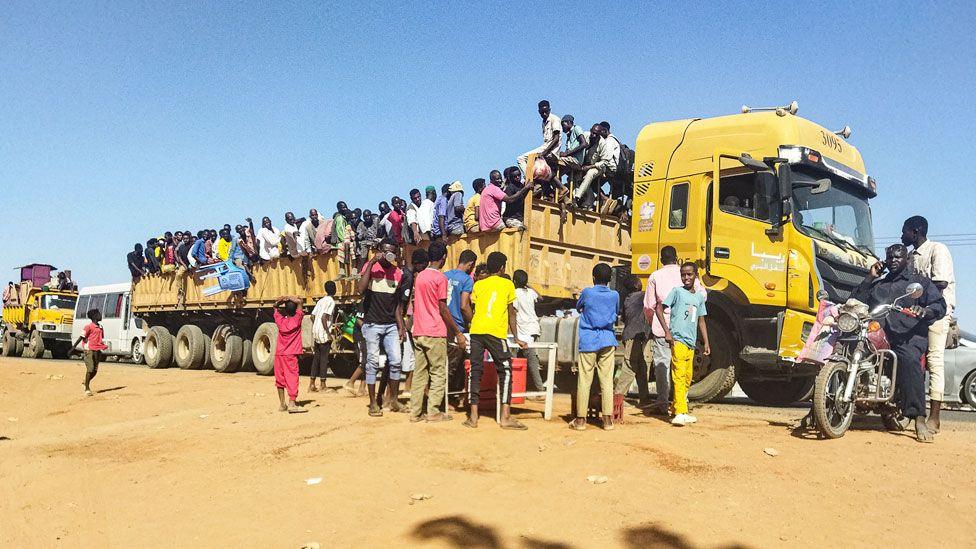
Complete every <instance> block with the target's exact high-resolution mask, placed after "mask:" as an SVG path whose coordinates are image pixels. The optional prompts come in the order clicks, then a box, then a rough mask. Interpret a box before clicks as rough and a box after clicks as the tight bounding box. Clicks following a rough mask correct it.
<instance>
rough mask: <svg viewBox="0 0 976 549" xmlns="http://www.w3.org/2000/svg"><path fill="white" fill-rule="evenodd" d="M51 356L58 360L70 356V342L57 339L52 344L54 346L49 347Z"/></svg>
mask: <svg viewBox="0 0 976 549" xmlns="http://www.w3.org/2000/svg"><path fill="white" fill-rule="evenodd" d="M51 356H52V357H53V358H56V359H58V360H64V359H66V358H69V357H70V356H71V344H70V343H65V342H63V341H59V342H57V343H55V344H54V348H53V349H51Z"/></svg>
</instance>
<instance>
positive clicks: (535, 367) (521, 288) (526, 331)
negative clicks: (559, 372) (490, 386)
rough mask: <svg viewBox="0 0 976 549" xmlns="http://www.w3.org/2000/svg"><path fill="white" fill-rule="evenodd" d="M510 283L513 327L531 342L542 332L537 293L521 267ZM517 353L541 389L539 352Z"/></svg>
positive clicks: (521, 338) (533, 381)
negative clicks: (513, 307)
mask: <svg viewBox="0 0 976 549" xmlns="http://www.w3.org/2000/svg"><path fill="white" fill-rule="evenodd" d="M516 173H517V172H516ZM512 283H514V284H515V303H514V304H513V305H514V306H515V329H516V331H517V332H518V333H517V334H516V335H517V336H518V338H519V340H521V341H525V342H526V343H533V342H535V341H536V340H538V339H539V335H540V334H541V333H542V326H541V325H540V324H539V316H538V315H537V314H536V312H535V303H536V301H538V300H539V294H538V293H536V291H535V290H533V289H532V288H530V287H529V274H528V273H526V272H525V271H523V270H521V269H519V270H517V271H515V272H514V273H513V274H512ZM519 354H520V355H522V356H523V357H525V362H526V367H527V368H528V370H529V376H530V377H531V378H532V384H533V385H535V389H536V390H537V391H541V390H542V389H543V383H542V373H541V372H540V371H539V354H538V353H537V352H536V350H535V349H522V350H520V351H519Z"/></svg>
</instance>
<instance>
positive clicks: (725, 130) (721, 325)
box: [631, 103, 877, 404]
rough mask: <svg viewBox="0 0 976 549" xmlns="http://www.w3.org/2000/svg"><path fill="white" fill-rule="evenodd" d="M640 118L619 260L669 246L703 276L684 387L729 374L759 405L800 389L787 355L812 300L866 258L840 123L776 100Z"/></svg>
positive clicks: (647, 263) (721, 384)
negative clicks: (627, 240)
mask: <svg viewBox="0 0 976 549" xmlns="http://www.w3.org/2000/svg"><path fill="white" fill-rule="evenodd" d="M743 111H744V112H743V113H742V114H736V115H731V116H721V117H715V118H704V119H702V118H695V119H686V120H675V121H671V122H660V123H654V124H649V125H647V126H645V127H644V128H643V129H642V130H641V132H640V134H639V135H638V138H637V144H636V149H635V170H634V171H635V174H634V202H633V219H632V231H631V236H632V253H633V263H632V269H633V272H634V273H635V274H637V275H639V276H641V277H643V278H646V277H647V276H649V275H650V273H651V272H653V271H654V270H655V269H657V268H659V267H660V266H661V264H660V250H661V248H662V247H663V246H667V245H671V246H674V248H675V249H676V250H677V252H678V257H679V259H680V260H681V261H693V262H695V263H697V264H698V265H699V273H700V275H701V277H702V281H703V283H704V284H705V286H706V287H707V288H708V313H709V314H708V316H707V317H706V322H707V326H708V332H709V336H710V339H711V341H710V343H711V348H712V355H711V356H710V357H700V358H699V360H698V361H696V365H695V376H694V380H695V384H694V385H693V386H692V389H691V391H690V398H693V399H696V400H711V399H714V398H718V397H721V396H723V395H725V394H726V393H728V391H729V390H731V388H732V386H733V385H734V384H735V383H736V382H737V381H738V383H739V385H740V387H741V388H742V389H743V391H745V393H746V394H747V395H748V396H749V397H750V398H753V399H754V400H756V401H758V402H761V403H764V404H787V403H790V402H794V401H797V400H802V399H804V398H806V396H807V395H808V394H809V392H810V390H811V389H812V386H813V377H812V376H813V375H814V374H815V371H813V370H812V369H810V367H808V366H803V365H801V364H798V363H796V362H795V359H796V357H797V355H798V353H799V352H800V350H801V349H802V347H803V343H804V340H805V338H806V335H807V334H808V333H809V331H810V329H811V328H812V325H813V322H814V319H815V316H816V313H817V310H818V307H819V303H820V300H821V299H827V300H829V301H831V302H838V301H844V300H846V299H847V298H848V297H849V295H850V293H851V291H852V290H853V289H854V287H856V286H857V285H858V284H859V283H860V282H861V281H862V280H863V279H864V276H865V275H866V274H867V269H868V266H869V265H870V264H871V263H872V262H873V261H875V258H874V255H873V249H874V236H873V233H872V228H871V210H870V207H869V205H868V200H869V199H871V198H873V197H875V196H876V194H877V185H876V183H875V182H874V180H873V179H871V178H869V177H868V176H867V174H866V171H865V168H864V163H863V161H862V160H861V154H860V152H858V150H857V149H856V148H855V147H853V146H852V145H850V144H849V143H848V142H847V141H846V139H845V138H844V137H843V135H849V131H845V132H839V134H838V133H834V132H832V131H830V130H828V129H826V128H824V127H822V126H819V125H817V124H815V123H813V122H810V121H809V120H805V119H803V118H800V117H798V116H796V104H795V103H793V104H792V105H790V106H789V107H782V108H776V109H769V110H763V111H760V112H745V111H748V109H747V108H745V107H744V108H743Z"/></svg>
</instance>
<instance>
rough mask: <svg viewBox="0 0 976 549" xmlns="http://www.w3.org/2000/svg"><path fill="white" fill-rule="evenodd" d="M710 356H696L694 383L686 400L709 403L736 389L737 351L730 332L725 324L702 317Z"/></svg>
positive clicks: (696, 354) (699, 354)
mask: <svg viewBox="0 0 976 549" xmlns="http://www.w3.org/2000/svg"><path fill="white" fill-rule="evenodd" d="M705 324H706V326H707V327H708V336H709V339H710V341H709V343H710V344H711V346H712V354H711V355H710V356H703V355H702V354H701V352H696V353H695V365H694V370H693V375H694V382H693V383H692V385H691V387H690V388H689V389H688V400H692V401H695V402H709V401H712V400H717V399H719V398H722V397H723V396H725V395H727V394H728V392H729V391H731V390H732V387H733V386H735V363H736V360H737V359H738V355H739V351H738V348H737V347H736V345H735V339H734V338H733V337H732V333H731V331H730V330H728V329H727V328H726V327H725V325H724V324H722V323H720V322H718V321H713V320H710V319H709V318H708V317H707V316H706V317H705Z"/></svg>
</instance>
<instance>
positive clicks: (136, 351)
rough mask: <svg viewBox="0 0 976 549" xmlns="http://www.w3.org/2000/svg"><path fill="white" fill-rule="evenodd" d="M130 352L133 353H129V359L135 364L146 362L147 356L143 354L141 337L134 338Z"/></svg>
mask: <svg viewBox="0 0 976 549" xmlns="http://www.w3.org/2000/svg"><path fill="white" fill-rule="evenodd" d="M130 352H131V354H130V355H129V360H130V361H132V363H133V364H142V363H143V362H145V360H146V357H145V356H143V354H142V342H141V341H139V338H136V339H133V340H132V347H131V351H130Z"/></svg>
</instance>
